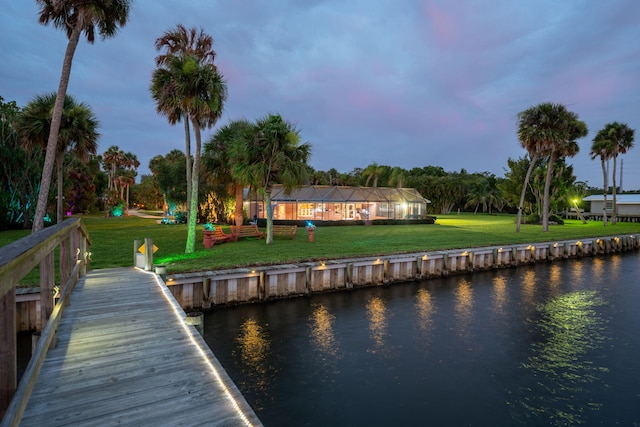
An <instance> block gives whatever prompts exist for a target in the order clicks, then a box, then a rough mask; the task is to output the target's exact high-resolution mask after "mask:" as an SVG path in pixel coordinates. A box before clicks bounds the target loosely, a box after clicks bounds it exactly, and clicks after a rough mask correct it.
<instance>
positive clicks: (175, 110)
mask: <svg viewBox="0 0 640 427" xmlns="http://www.w3.org/2000/svg"><path fill="white" fill-rule="evenodd" d="M155 47H156V50H157V51H158V52H162V51H164V52H162V53H160V54H159V55H158V56H156V66H158V67H159V68H162V67H169V65H170V64H171V62H172V61H173V59H174V57H181V56H182V57H184V56H195V57H196V58H198V60H199V61H200V62H202V63H207V64H213V63H214V60H215V57H216V53H215V51H214V50H213V38H212V37H211V36H210V35H208V34H206V33H205V32H204V31H203V30H202V29H201V30H199V31H198V30H197V29H196V28H193V27H192V28H189V29H187V28H186V27H185V26H184V25H182V24H178V25H177V26H176V27H175V28H172V29H171V30H169V31H167V32H165V33H164V35H163V36H162V37H159V38H157V39H156V42H155ZM157 83H158V84H156V82H155V81H154V84H152V86H151V94H152V96H153V99H154V100H155V101H156V110H157V111H158V113H159V114H162V115H165V116H166V117H167V120H168V121H169V123H170V124H172V125H175V124H176V123H177V122H179V121H180V120H181V119H184V120H183V122H184V137H185V161H186V170H187V206H190V205H191V203H190V199H191V168H192V165H191V131H190V129H189V126H190V123H189V121H190V119H189V114H188V112H185V111H183V110H182V108H181V107H180V99H179V95H178V94H171V93H166V92H164V89H165V88H166V86H164V85H163V83H162V82H160V81H159V82H157Z"/></svg>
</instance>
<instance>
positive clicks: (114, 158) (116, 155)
mask: <svg viewBox="0 0 640 427" xmlns="http://www.w3.org/2000/svg"><path fill="white" fill-rule="evenodd" d="M124 161H125V153H124V151H122V150H121V149H120V147H118V146H117V145H112V146H111V147H109V148H107V151H105V152H104V153H102V163H103V166H102V167H103V168H104V170H105V171H106V172H107V179H108V189H109V190H114V189H116V183H115V181H116V175H117V173H118V169H119V168H120V167H122V165H123V163H124Z"/></svg>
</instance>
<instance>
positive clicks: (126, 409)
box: [20, 268, 262, 426]
mask: <svg viewBox="0 0 640 427" xmlns="http://www.w3.org/2000/svg"><path fill="white" fill-rule="evenodd" d="M141 302H142V303H141ZM184 319H185V314H184V312H183V311H182V310H181V308H180V307H179V306H178V305H177V303H176V302H175V300H174V299H173V298H172V297H171V294H170V292H169V291H168V290H167V289H166V287H165V286H164V284H162V282H161V281H158V279H157V276H156V275H155V274H151V273H147V272H144V271H142V270H138V269H135V268H121V269H105V270H96V271H92V272H89V273H88V274H87V276H86V277H85V278H83V279H82V280H81V281H79V282H78V284H77V285H76V288H75V289H74V291H73V293H72V296H71V304H70V306H69V307H67V308H66V310H65V313H64V316H63V317H62V320H61V321H60V324H59V326H58V335H57V344H56V348H55V349H51V350H49V352H48V353H47V356H46V359H45V361H44V363H43V365H42V369H41V371H40V374H39V376H38V378H37V381H36V383H35V387H34V389H33V392H32V394H31V397H30V399H29V401H28V404H27V407H26V409H25V411H24V414H23V416H22V419H21V422H20V425H21V426H45V425H46V426H62V425H73V426H96V425H100V426H109V425H171V426H177V425H189V426H196V425H208V426H212V425H213V426H222V425H224V426H261V425H262V424H261V422H260V420H259V419H258V418H257V416H256V415H255V413H254V412H253V410H252V409H251V407H250V406H249V405H248V404H247V403H246V401H245V399H244V397H243V396H242V395H241V394H240V392H239V391H238V389H237V388H236V386H235V385H234V384H233V383H232V381H231V380H230V378H229V377H228V375H227V374H226V372H225V371H224V369H223V368H222V367H221V365H220V364H219V362H218V361H217V359H216V358H215V356H214V355H213V353H212V352H211V350H210V349H209V348H208V346H207V345H206V343H205V342H204V340H203V339H202V337H201V336H200V334H199V333H198V332H197V331H196V330H195V328H194V327H193V326H188V325H186V324H185V323H184Z"/></svg>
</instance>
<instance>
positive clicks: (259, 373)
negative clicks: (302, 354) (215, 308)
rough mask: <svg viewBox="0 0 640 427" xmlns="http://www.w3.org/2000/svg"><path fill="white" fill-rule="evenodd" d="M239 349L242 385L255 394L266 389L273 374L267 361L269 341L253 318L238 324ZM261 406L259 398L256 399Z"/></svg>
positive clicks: (273, 371) (273, 369)
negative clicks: (243, 377) (242, 377)
mask: <svg viewBox="0 0 640 427" xmlns="http://www.w3.org/2000/svg"><path fill="white" fill-rule="evenodd" d="M236 341H237V342H238V346H239V351H240V362H241V364H242V371H243V375H244V376H245V378H246V380H245V381H243V383H244V385H245V386H247V387H249V388H250V389H252V390H255V391H256V392H257V394H260V393H265V392H267V391H268V386H269V379H270V376H272V375H274V374H275V368H273V367H272V366H271V364H270V363H269V353H270V341H269V338H268V336H267V333H266V332H265V331H264V328H263V327H262V326H260V325H259V324H258V322H256V320H255V319H252V318H250V319H247V320H245V321H244V322H243V323H242V325H241V326H240V333H239V335H238V337H237V338H236ZM257 403H258V405H257V406H258V407H261V406H262V402H261V399H258V401H257Z"/></svg>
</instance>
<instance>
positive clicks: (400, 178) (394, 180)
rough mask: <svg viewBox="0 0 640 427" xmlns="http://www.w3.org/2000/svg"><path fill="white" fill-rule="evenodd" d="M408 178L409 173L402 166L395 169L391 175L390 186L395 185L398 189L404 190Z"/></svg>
mask: <svg viewBox="0 0 640 427" xmlns="http://www.w3.org/2000/svg"><path fill="white" fill-rule="evenodd" d="M406 177H407V171H406V170H405V169H403V168H401V167H400V166H396V167H394V168H393V169H391V175H389V186H392V185H395V186H396V187H397V188H403V187H404V180H405V178H406ZM374 187H375V186H374Z"/></svg>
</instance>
